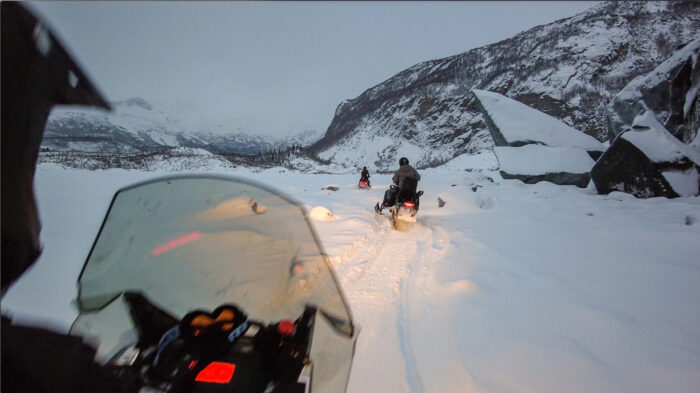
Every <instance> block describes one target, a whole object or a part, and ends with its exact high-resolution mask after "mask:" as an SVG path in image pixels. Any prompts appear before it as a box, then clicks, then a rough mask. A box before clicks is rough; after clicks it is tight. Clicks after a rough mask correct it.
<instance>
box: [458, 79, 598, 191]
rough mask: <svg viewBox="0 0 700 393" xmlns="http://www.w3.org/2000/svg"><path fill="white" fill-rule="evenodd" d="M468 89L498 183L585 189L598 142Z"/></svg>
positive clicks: (502, 98)
mask: <svg viewBox="0 0 700 393" xmlns="http://www.w3.org/2000/svg"><path fill="white" fill-rule="evenodd" d="M472 91H473V93H474V96H475V97H476V102H477V104H478V105H479V107H480V108H481V110H482V112H483V114H484V119H485V121H486V124H487V125H488V127H489V131H490V132H491V136H492V137H493V140H494V143H495V144H496V148H495V149H494V151H495V153H496V157H497V158H498V162H499V164H500V169H501V176H502V177H503V178H504V179H520V180H522V181H523V182H525V183H537V182H540V181H549V182H552V183H555V184H570V185H576V186H578V187H586V186H587V185H588V182H589V180H590V170H591V168H592V167H593V164H594V159H596V158H598V157H600V155H601V154H602V152H603V150H604V149H605V148H604V146H603V144H601V143H600V142H598V141H597V140H596V139H595V138H593V137H591V136H589V135H586V134H584V133H582V132H580V131H578V130H576V129H575V128H572V127H570V126H568V125H566V124H564V123H562V122H561V121H559V120H557V119H555V118H553V117H552V116H549V115H547V114H545V113H542V112H540V111H538V110H535V109H532V108H530V107H528V106H527V105H524V104H522V103H520V102H518V101H515V100H513V99H511V98H508V97H505V96H503V95H501V94H498V93H494V92H490V91H484V90H476V89H474V90H472Z"/></svg>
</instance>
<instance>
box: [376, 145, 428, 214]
mask: <svg viewBox="0 0 700 393" xmlns="http://www.w3.org/2000/svg"><path fill="white" fill-rule="evenodd" d="M407 178H412V179H415V180H416V183H417V182H418V181H419V180H420V174H418V171H417V170H415V169H414V168H413V167H412V166H410V165H408V158H406V157H401V159H400V160H399V169H398V170H397V171H396V173H394V177H393V178H392V180H393V182H394V184H395V185H396V186H397V187H394V186H392V187H391V188H389V189H388V190H386V192H385V193H384V201H382V204H381V205H379V203H377V205H376V206H375V210H377V211H378V212H381V211H382V209H384V208H385V207H391V206H394V204H395V203H396V195H397V194H398V192H399V190H401V188H402V186H403V185H404V182H405V180H406V179H407Z"/></svg>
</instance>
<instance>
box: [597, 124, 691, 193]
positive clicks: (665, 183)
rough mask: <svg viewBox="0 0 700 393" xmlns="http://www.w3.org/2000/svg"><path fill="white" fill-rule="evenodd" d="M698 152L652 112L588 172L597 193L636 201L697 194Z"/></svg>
mask: <svg viewBox="0 0 700 393" xmlns="http://www.w3.org/2000/svg"><path fill="white" fill-rule="evenodd" d="M699 170H700V152H698V151H696V150H695V149H693V148H692V147H690V146H688V145H686V144H684V143H682V142H681V141H679V140H678V139H677V138H676V137H674V136H673V135H671V133H670V132H669V131H668V130H666V129H665V128H664V126H663V125H661V123H659V122H658V120H656V118H655V116H654V114H653V113H652V112H651V111H647V112H645V113H643V114H641V115H639V116H637V117H636V118H635V119H634V121H633V123H632V128H631V129H630V130H628V131H625V132H623V133H622V134H620V135H619V136H618V137H617V138H615V140H614V141H613V143H612V145H611V146H610V148H609V149H608V150H607V151H606V152H605V153H603V156H602V157H600V159H599V160H598V161H597V162H596V164H595V165H594V166H593V169H592V170H591V176H592V179H593V182H594V183H595V186H596V188H597V190H598V192H599V193H601V194H607V193H610V192H612V191H623V192H627V193H630V194H633V195H635V196H637V197H639V198H649V197H656V196H662V197H668V198H675V197H678V196H693V195H699V194H700V172H699Z"/></svg>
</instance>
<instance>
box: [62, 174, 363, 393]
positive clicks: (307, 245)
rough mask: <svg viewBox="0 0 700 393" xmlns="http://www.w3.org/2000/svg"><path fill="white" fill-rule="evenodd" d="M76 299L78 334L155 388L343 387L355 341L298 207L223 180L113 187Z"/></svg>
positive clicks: (101, 356)
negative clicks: (116, 188)
mask: <svg viewBox="0 0 700 393" xmlns="http://www.w3.org/2000/svg"><path fill="white" fill-rule="evenodd" d="M77 305H78V309H79V315H78V318H77V319H76V321H75V322H74V323H73V326H72V328H71V332H72V333H74V334H79V335H82V336H84V337H86V338H88V340H91V341H92V342H94V343H95V344H96V345H97V360H98V361H100V362H101V363H103V364H106V365H109V366H114V367H125V368H129V367H131V368H134V369H136V368H138V369H139V370H141V371H139V373H140V374H141V376H142V377H143V378H142V381H141V382H140V383H141V384H142V385H143V386H144V387H148V388H149V389H152V390H153V391H164V392H169V391H173V392H174V391H178V392H179V391H206V389H208V388H207V386H206V385H208V384H211V383H215V384H217V386H219V385H221V386H222V387H225V386H230V389H223V390H221V391H227V392H228V391H230V392H239V391H240V392H258V391H259V392H264V391H270V392H286V391H289V392H311V391H313V392H344V391H345V389H346V385H347V380H348V376H349V373H350V366H351V363H352V356H353V352H354V346H355V340H356V338H357V331H356V330H357V329H356V328H355V327H354V326H353V323H352V319H351V316H350V311H349V309H348V306H347V303H346V301H345V299H344V297H343V294H342V292H341V290H340V288H339V285H338V282H337V279H336V277H335V275H334V273H333V270H332V268H331V266H330V264H329V261H328V259H327V258H326V256H325V254H324V252H323V249H322V247H321V245H320V244H319V242H318V239H317V236H316V234H315V233H314V231H313V229H312V227H311V225H310V224H309V222H308V221H307V219H306V216H305V211H304V209H303V207H301V206H300V205H299V204H298V203H296V202H294V201H293V200H291V199H289V198H287V197H285V196H283V195H281V194H279V193H276V192H274V191H272V190H270V189H267V188H266V187H264V186H261V185H257V184H255V183H251V182H249V181H244V180H240V179H235V178H227V177H213V176H184V177H183V176H179V177H170V178H162V179H157V180H153V181H148V182H145V183H141V184H137V185H135V186H131V187H127V188H124V189H122V190H120V191H118V192H117V193H116V195H115V196H114V199H113V200H112V204H111V206H110V208H109V211H108V212H107V215H106V217H105V220H104V222H103V224H102V228H101V229H100V231H99V234H98V236H97V239H96V240H95V243H94V244H93V247H92V250H91V251H90V254H89V256H88V258H87V261H86V263H85V266H84V267H83V270H82V272H81V274H80V277H79V280H78V299H77ZM212 332H213V333H212ZM215 364H216V365H217V366H216V367H223V368H217V369H216V370H212V369H211V367H212V366H213V365H215ZM222 364H223V365H224V366H221V365H222ZM226 365H228V366H226ZM143 370H145V372H144V371H143ZM212 375H214V376H215V378H214V380H212V379H208V378H210V377H211V376H212ZM221 375H223V376H224V377H223V380H218V379H216V378H218V377H219V376H221ZM227 378H228V379H227ZM200 385H201V386H200ZM312 387H313V390H311V388H312ZM200 389H204V390H200ZM217 391H218V390H217Z"/></svg>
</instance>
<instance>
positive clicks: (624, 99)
mask: <svg viewBox="0 0 700 393" xmlns="http://www.w3.org/2000/svg"><path fill="white" fill-rule="evenodd" d="M698 53H700V38H698V39H696V40H693V41H691V42H690V43H688V44H686V45H685V46H684V47H682V48H681V49H679V50H677V51H676V52H675V53H674V54H673V55H671V57H669V58H668V59H667V60H666V61H664V62H663V63H661V64H660V65H659V66H658V67H656V68H655V69H654V70H653V71H651V72H650V73H648V74H645V75H640V76H638V77H637V78H635V79H633V80H632V81H631V82H630V83H629V84H627V86H625V87H624V88H623V89H622V90H621V91H620V92H619V93H618V94H617V95H616V96H615V98H613V100H612V101H611V102H610V104H609V105H608V137H609V139H610V140H614V139H615V137H617V136H618V135H619V134H621V133H623V132H625V131H627V130H629V129H630V128H631V127H632V123H633V122H634V119H635V117H637V115H639V114H640V113H643V112H647V111H651V112H653V113H654V117H655V118H656V119H657V120H658V121H659V122H660V123H661V124H663V125H664V127H665V128H666V129H667V130H668V131H669V132H670V133H671V134H673V135H674V136H675V137H676V138H678V139H679V140H681V141H682V142H684V143H689V142H691V141H692V140H693V138H695V136H696V135H697V133H698V125H699V124H700V102H698V99H697V95H698V91H699V90H700V66H699V64H698V62H699V60H698Z"/></svg>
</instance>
